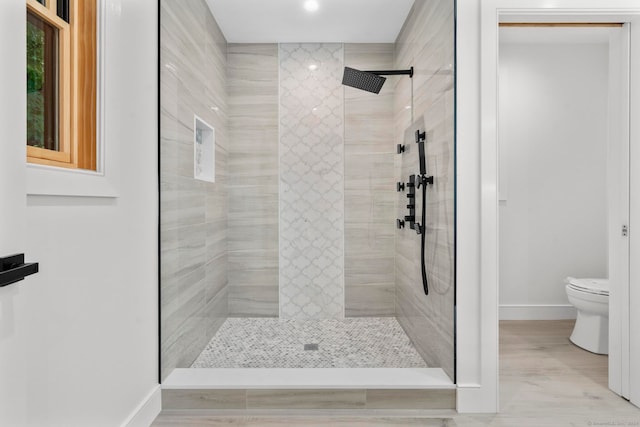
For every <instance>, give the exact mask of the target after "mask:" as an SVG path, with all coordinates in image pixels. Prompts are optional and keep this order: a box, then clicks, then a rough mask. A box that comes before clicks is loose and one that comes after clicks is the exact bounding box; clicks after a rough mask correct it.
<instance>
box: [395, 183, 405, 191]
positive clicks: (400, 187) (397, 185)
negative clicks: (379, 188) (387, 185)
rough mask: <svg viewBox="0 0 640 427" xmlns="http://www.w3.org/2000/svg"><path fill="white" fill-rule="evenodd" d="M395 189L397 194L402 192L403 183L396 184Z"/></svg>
mask: <svg viewBox="0 0 640 427" xmlns="http://www.w3.org/2000/svg"><path fill="white" fill-rule="evenodd" d="M396 189H397V190H398V192H400V191H404V182H396Z"/></svg>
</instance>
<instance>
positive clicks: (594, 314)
mask: <svg viewBox="0 0 640 427" xmlns="http://www.w3.org/2000/svg"><path fill="white" fill-rule="evenodd" d="M565 283H566V287H565V288H566V290H567V296H568V297H569V302H570V303H571V304H572V305H573V306H574V307H575V308H576V310H577V311H578V317H577V318H576V324H575V326H574V328H573V333H572V334H571V337H570V338H569V339H570V340H571V342H572V343H574V344H575V345H577V346H578V347H582V348H584V349H585V350H589V351H590V352H592V353H597V354H609V280H607V279H576V278H575V277H567V279H566V280H565Z"/></svg>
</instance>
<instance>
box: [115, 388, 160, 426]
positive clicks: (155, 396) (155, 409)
mask: <svg viewBox="0 0 640 427" xmlns="http://www.w3.org/2000/svg"><path fill="white" fill-rule="evenodd" d="M161 410H162V389H161V388H160V385H159V384H158V385H157V386H156V387H154V389H153V390H151V393H149V395H148V396H147V397H146V398H145V399H144V400H143V401H142V402H140V404H139V405H138V407H137V408H136V409H135V410H134V411H133V412H132V413H131V415H129V417H128V418H127V420H126V421H125V422H124V423H122V427H149V426H150V425H151V423H153V420H155V419H156V417H157V416H158V414H159V413H160V411H161Z"/></svg>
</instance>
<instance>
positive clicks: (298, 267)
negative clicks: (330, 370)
mask: <svg viewBox="0 0 640 427" xmlns="http://www.w3.org/2000/svg"><path fill="white" fill-rule="evenodd" d="M279 59H280V145H279V154H280V317H281V318H285V319H339V318H342V317H344V90H343V88H342V85H341V76H342V69H343V68H342V67H343V60H344V49H343V45H342V44H338V43H325V44H313V43H302V44H297V43H296V44H281V45H280V47H279Z"/></svg>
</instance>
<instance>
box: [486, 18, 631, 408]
mask: <svg viewBox="0 0 640 427" xmlns="http://www.w3.org/2000/svg"><path fill="white" fill-rule="evenodd" d="M499 41H500V44H499V51H498V52H499V54H498V57H499V67H498V74H499V86H498V87H499V96H498V158H499V161H498V170H499V172H498V183H499V187H498V201H499V206H498V219H499V236H500V238H499V254H498V255H499V257H498V258H499V263H498V264H499V269H498V271H499V276H498V277H499V295H500V312H499V316H500V320H501V331H500V332H501V334H502V333H503V332H505V331H506V332H507V334H508V335H509V334H510V335H511V336H513V331H514V330H515V329H517V330H519V331H520V332H519V336H520V337H521V338H525V337H526V336H527V334H531V337H532V339H531V341H535V338H534V337H535V336H536V334H540V332H541V331H544V330H550V329H555V330H563V331H565V332H566V333H564V335H566V337H563V334H562V333H561V334H560V335H557V336H554V337H552V339H551V340H552V343H553V342H555V344H552V343H551V344H550V343H549V342H546V343H544V344H541V343H538V344H535V343H532V342H527V340H526V338H525V339H524V341H523V344H524V345H525V346H526V345H529V346H530V347H529V348H530V349H531V353H532V354H535V351H536V350H548V348H546V346H548V345H558V348H559V349H560V348H562V349H563V350H562V351H563V352H564V353H565V356H567V355H568V359H567V365H566V366H567V367H568V369H569V372H570V373H575V378H572V377H571V375H569V376H568V377H567V379H566V380H567V381H573V380H578V381H579V380H580V377H581V375H582V376H584V374H585V372H582V371H581V370H580V369H576V370H575V371H574V370H573V367H574V366H573V364H572V363H573V362H572V361H575V363H576V365H580V364H582V365H585V364H586V365H588V366H589V373H590V375H591V376H593V377H594V378H598V379H599V381H600V386H601V387H603V388H604V390H606V388H607V387H610V388H611V389H612V390H614V391H615V392H616V393H618V394H620V395H621V396H623V397H627V398H628V385H626V386H625V381H624V377H623V376H622V375H621V373H622V372H623V371H624V370H625V367H624V363H625V360H624V357H623V355H624V348H623V341H624V340H620V336H619V335H618V331H620V325H621V324H622V323H623V321H622V320H623V318H624V316H625V315H626V316H628V313H624V312H623V310H620V309H619V307H618V306H617V305H616V306H614V307H615V308H614V310H613V312H614V316H613V323H612V328H611V330H612V332H613V333H612V334H611V336H609V328H608V324H607V321H608V317H609V316H607V315H608V314H609V313H608V308H607V304H608V302H609V296H608V292H609V287H610V284H613V286H612V287H613V288H615V289H616V290H617V292H623V291H624V290H625V289H626V290H628V288H629V241H628V237H627V230H628V229H627V227H628V222H629V192H628V188H629V173H628V165H629V133H628V128H629V123H628V77H627V75H626V72H627V71H626V70H628V68H629V63H628V55H625V52H628V50H627V49H626V47H627V46H628V26H626V27H625V26H623V25H622V24H591V25H590V24H533V23H526V24H512V23H509V24H501V28H500V30H499ZM572 276H573V277H574V278H576V277H577V278H589V279H594V278H595V279H597V280H594V281H589V283H596V282H597V283H598V286H596V287H599V286H600V285H602V289H599V290H598V291H597V292H596V291H594V289H591V288H590V289H589V291H588V292H589V293H588V296H589V297H590V298H591V299H593V298H597V299H598V304H603V305H601V308H602V307H603V311H602V316H600V317H599V319H598V321H597V322H598V323H597V324H598V325H600V326H601V328H602V330H601V331H597V330H593V331H591V329H595V328H589V330H590V331H589V333H588V334H587V336H586V337H584V336H580V334H579V332H580V331H579V329H580V326H583V327H584V323H585V320H584V319H586V318H587V316H588V317H589V318H590V319H592V320H593V317H594V316H593V314H594V313H593V311H592V310H591V311H590V312H589V313H588V314H587V313H585V311H584V310H580V309H581V308H583V307H582V306H580V305H579V304H576V300H575V297H574V298H573V299H571V301H570V298H568V295H569V296H573V295H572V292H571V291H570V290H567V289H569V288H572V287H573V286H574V282H575V283H584V282H583V281H581V280H573V279H572V278H571V277H572ZM565 285H567V287H566V286H565ZM594 292H596V293H599V294H598V295H599V296H597V297H596V296H594ZM616 296H617V299H615V301H619V300H620V299H619V298H620V294H618V295H616ZM626 300H628V299H626ZM574 306H577V307H578V311H579V312H580V314H579V316H578V317H579V319H578V322H577V325H578V326H577V327H576V329H575V330H574V333H573V334H571V330H572V329H573V328H574V322H575V320H574V319H576V315H577V311H576V308H575V307H574ZM594 325H595V324H594ZM590 326H591V325H590ZM569 335H571V341H572V342H573V343H574V344H575V345H570V344H569V341H568V340H569ZM554 340H559V341H557V342H556V341H554ZM609 341H611V342H612V343H613V345H612V346H611V348H612V359H611V361H608V360H607V355H606V354H607V353H608V350H609V349H608V342H609ZM598 343H600V344H598ZM567 352H571V353H570V355H569V353H567ZM593 353H599V354H600V355H599V356H598V355H595V354H593ZM626 354H628V347H627V352H626ZM610 362H612V363H610ZM627 363H628V362H627ZM608 365H610V366H611V367H612V369H611V372H609V373H607V366H608ZM594 371H602V372H594ZM627 372H628V366H627ZM627 375H628V374H627Z"/></svg>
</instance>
